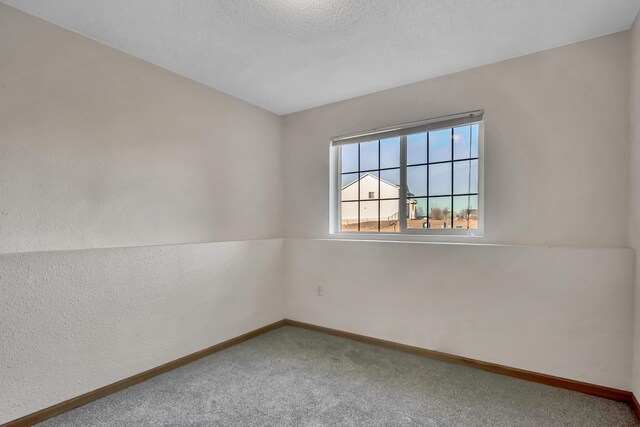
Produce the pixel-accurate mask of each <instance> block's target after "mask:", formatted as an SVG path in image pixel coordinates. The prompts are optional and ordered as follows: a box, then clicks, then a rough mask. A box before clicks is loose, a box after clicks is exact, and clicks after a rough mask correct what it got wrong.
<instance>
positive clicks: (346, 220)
mask: <svg viewBox="0 0 640 427" xmlns="http://www.w3.org/2000/svg"><path fill="white" fill-rule="evenodd" d="M480 132H481V127H480V123H479V122H478V121H477V120H476V122H475V123H469V124H463V125H458V126H450V127H445V128H437V126H436V128H434V129H432V130H428V131H422V132H414V133H407V134H406V135H401V136H393V137H389V138H384V139H371V140H368V141H360V142H352V143H349V142H348V141H347V142H346V143H342V144H340V145H339V153H338V155H339V165H340V167H339V171H338V172H339V186H340V187H339V194H338V197H339V221H340V225H339V226H340V231H343V232H403V231H408V232H412V231H413V232H417V231H418V230H421V231H422V232H428V231H430V230H441V232H440V234H442V233H443V232H444V234H447V233H446V231H447V230H452V234H453V230H457V231H460V230H476V229H478V224H479V223H478V221H479V214H480V213H479V206H478V195H479V189H478V177H479V174H478V169H479V168H478V162H479V144H480V137H481V136H480Z"/></svg>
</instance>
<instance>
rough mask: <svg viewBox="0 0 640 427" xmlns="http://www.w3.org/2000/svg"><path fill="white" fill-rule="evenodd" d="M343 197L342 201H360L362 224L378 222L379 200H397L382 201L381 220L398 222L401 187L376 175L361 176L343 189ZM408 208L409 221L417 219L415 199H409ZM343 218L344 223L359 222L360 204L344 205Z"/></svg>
mask: <svg viewBox="0 0 640 427" xmlns="http://www.w3.org/2000/svg"><path fill="white" fill-rule="evenodd" d="M358 184H359V185H358ZM358 191H359V192H360V194H359V195H360V197H358ZM341 195H342V197H341V200H343V201H347V200H358V199H360V211H359V213H360V216H359V217H360V221H361V222H366V221H377V220H378V203H377V199H396V200H382V201H381V202H380V207H379V209H380V220H381V221H394V220H395V221H397V220H398V205H399V203H398V200H397V199H398V198H399V197H400V186H399V185H396V184H392V183H390V182H388V181H385V180H384V179H380V178H378V177H377V176H375V175H372V174H370V173H367V174H365V175H363V176H361V177H360V179H357V180H355V181H353V182H351V183H349V184H347V185H345V186H344V187H342V190H341ZM378 196H379V197H378ZM367 200H371V201H372V202H373V203H367ZM407 206H408V207H409V209H408V211H409V216H408V219H415V218H416V201H415V200H414V199H407ZM341 216H342V221H347V222H351V221H354V222H355V221H358V203H343V204H342V211H341Z"/></svg>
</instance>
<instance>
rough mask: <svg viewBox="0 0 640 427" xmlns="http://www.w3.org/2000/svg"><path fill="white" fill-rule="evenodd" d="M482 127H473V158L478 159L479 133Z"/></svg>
mask: <svg viewBox="0 0 640 427" xmlns="http://www.w3.org/2000/svg"><path fill="white" fill-rule="evenodd" d="M479 131H480V125H478V124H475V125H471V157H478V132H479Z"/></svg>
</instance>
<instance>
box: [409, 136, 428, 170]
mask: <svg viewBox="0 0 640 427" xmlns="http://www.w3.org/2000/svg"><path fill="white" fill-rule="evenodd" d="M420 163H427V133H426V132H424V133H416V134H414V135H408V136H407V165H416V164H420Z"/></svg>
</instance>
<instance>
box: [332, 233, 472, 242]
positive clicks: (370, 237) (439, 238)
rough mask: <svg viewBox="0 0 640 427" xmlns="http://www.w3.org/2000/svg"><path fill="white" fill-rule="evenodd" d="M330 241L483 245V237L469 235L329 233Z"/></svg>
mask: <svg viewBox="0 0 640 427" xmlns="http://www.w3.org/2000/svg"><path fill="white" fill-rule="evenodd" d="M328 240H349V241H391V242H425V243H462V244H468V243H483V242H484V236H483V235H477V234H474V235H469V234H424V233H357V232H351V233H345V232H335V233H329V238H328Z"/></svg>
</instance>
